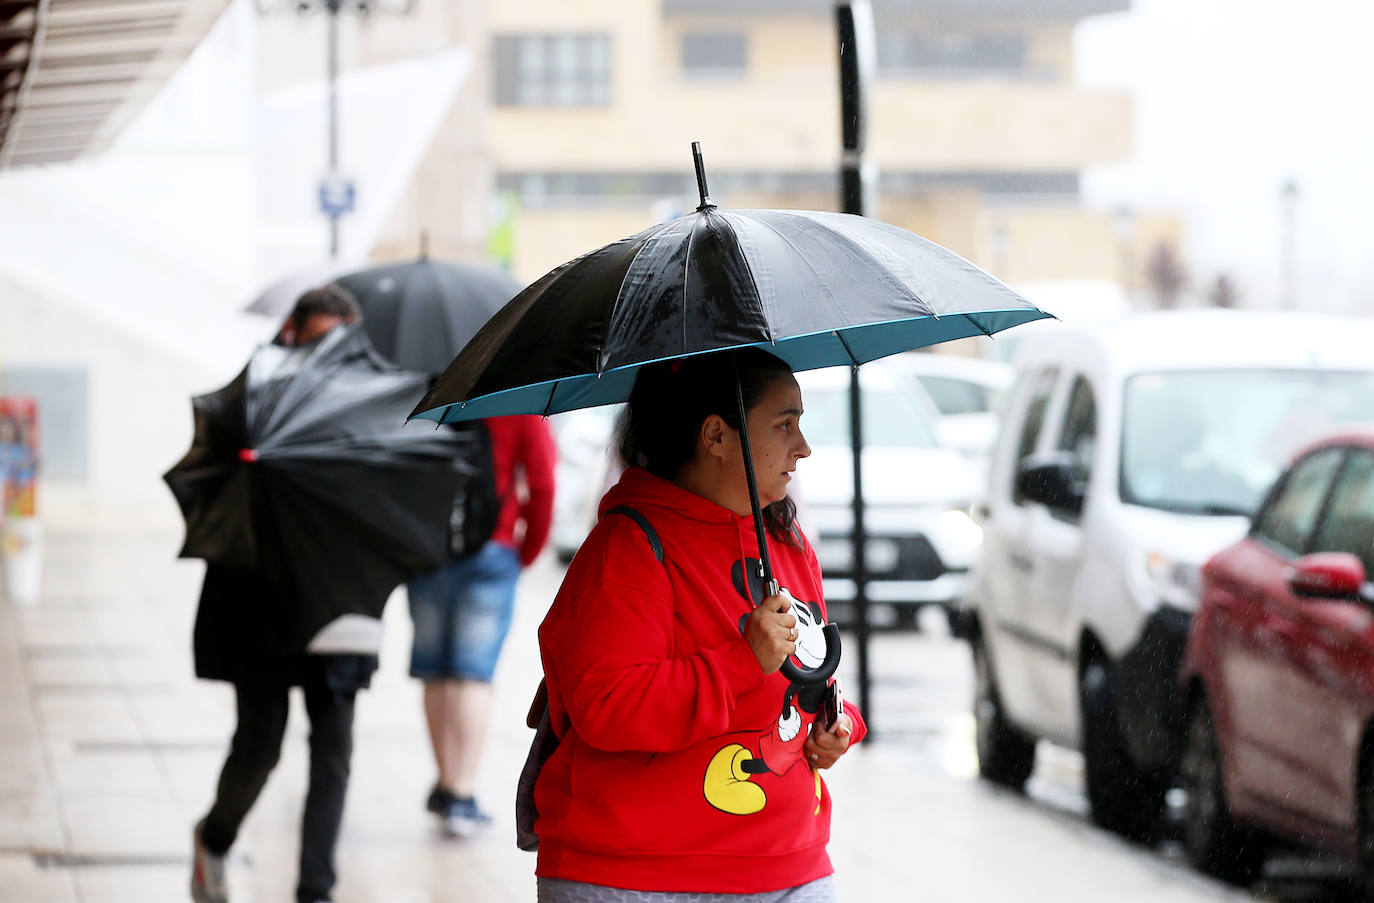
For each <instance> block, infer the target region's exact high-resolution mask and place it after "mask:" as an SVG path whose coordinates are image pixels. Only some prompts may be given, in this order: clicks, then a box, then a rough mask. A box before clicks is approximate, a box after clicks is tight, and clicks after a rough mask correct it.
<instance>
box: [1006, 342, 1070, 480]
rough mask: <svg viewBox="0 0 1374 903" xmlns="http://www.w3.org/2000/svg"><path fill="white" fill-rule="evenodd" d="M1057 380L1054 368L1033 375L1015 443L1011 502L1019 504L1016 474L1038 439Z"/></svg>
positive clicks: (1056, 370)
mask: <svg viewBox="0 0 1374 903" xmlns="http://www.w3.org/2000/svg"><path fill="white" fill-rule="evenodd" d="M1058 378H1059V370H1058V368H1055V367H1046V368H1045V369H1044V370H1041V371H1040V372H1039V373H1037V374H1036V375H1035V378H1034V382H1033V383H1032V385H1031V390H1030V393H1031V395H1030V401H1029V402H1028V403H1027V404H1026V417H1025V419H1024V420H1023V421H1022V422H1021V437H1020V439H1019V440H1018V441H1017V443H1016V467H1014V468H1013V469H1012V501H1014V502H1015V503H1016V504H1018V505H1019V504H1021V502H1022V498H1021V493H1020V492H1018V491H1017V490H1016V473H1017V472H1018V471H1019V470H1020V469H1021V462H1022V461H1024V460H1025V459H1026V457H1027V456H1028V455H1029V454H1030V453H1031V452H1033V451H1035V443H1036V441H1037V440H1038V439H1039V438H1040V430H1041V428H1042V427H1043V426H1044V425H1045V409H1046V408H1047V407H1049V403H1050V396H1051V395H1052V394H1053V393H1054V384H1055V382H1056V380H1057V379H1058Z"/></svg>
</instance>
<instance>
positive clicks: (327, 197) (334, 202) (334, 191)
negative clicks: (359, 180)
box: [320, 175, 358, 216]
mask: <svg viewBox="0 0 1374 903" xmlns="http://www.w3.org/2000/svg"><path fill="white" fill-rule="evenodd" d="M357 201H358V189H357V186H356V185H354V183H353V180H352V179H350V178H348V177H347V176H340V175H329V176H325V177H324V178H322V179H320V210H321V211H323V212H324V213H325V215H327V216H342V215H343V214H345V213H352V212H353V207H354V206H355V205H356V204H357Z"/></svg>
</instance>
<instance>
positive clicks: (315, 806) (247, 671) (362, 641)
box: [191, 286, 381, 903]
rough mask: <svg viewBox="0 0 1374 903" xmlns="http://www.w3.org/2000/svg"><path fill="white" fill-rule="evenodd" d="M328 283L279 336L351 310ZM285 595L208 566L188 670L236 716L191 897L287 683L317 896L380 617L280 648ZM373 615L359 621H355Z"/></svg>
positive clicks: (200, 887) (310, 889) (297, 341)
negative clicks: (292, 695) (301, 753)
mask: <svg viewBox="0 0 1374 903" xmlns="http://www.w3.org/2000/svg"><path fill="white" fill-rule="evenodd" d="M360 317H361V314H360V312H359V309H358V305H357V302H356V301H354V300H353V297H352V296H351V295H349V294H348V293H347V292H346V291H344V290H343V289H341V288H338V287H337V286H326V287H324V288H318V289H312V290H310V291H308V292H306V293H305V294H303V295H302V296H301V297H300V299H299V300H298V301H297V303H296V305H295V308H294V309H293V310H292V312H291V315H290V317H289V318H288V319H287V321H286V322H285V323H284V324H283V326H282V329H281V331H280V333H279V334H278V341H279V342H280V343H281V344H283V345H285V346H287V347H290V348H298V349H301V350H300V352H299V353H300V354H302V355H305V354H308V353H309V348H310V347H311V346H313V345H314V343H316V342H317V341H318V340H319V339H321V338H323V337H324V336H325V335H326V334H328V333H329V332H330V331H331V330H333V329H335V328H336V327H338V326H341V325H343V324H346V323H352V322H354V321H356V320H358V319H360ZM293 601H294V600H293V599H291V598H290V597H289V596H287V595H286V594H284V593H283V592H282V591H281V590H279V589H278V588H277V587H275V586H274V585H272V584H271V583H269V582H268V581H267V580H266V579H264V578H262V577H260V576H258V575H257V574H256V573H253V572H247V571H239V570H235V569H232V568H226V567H222V566H217V565H207V567H206V570H205V580H204V583H203V585H202V588H201V595H200V605H199V608H198V609H197V612H196V623H195V633H194V647H195V665H196V676H197V677H200V678H202V679H207V680H223V681H228V682H229V683H231V684H233V685H234V698H235V702H236V705H237V712H238V716H237V717H238V721H237V726H236V727H235V729H234V737H233V740H232V741H231V743H230V747H229V755H228V757H227V758H226V759H225V762H224V767H223V769H222V770H221V772H220V777H219V784H218V786H217V788H216V792H215V801H214V804H213V805H212V806H211V807H210V811H209V812H208V813H206V815H205V817H204V818H202V819H201V820H200V821H199V822H198V823H197V824H196V826H195V829H194V832H193V850H194V858H193V863H192V874H191V897H192V899H193V900H195V903H226V901H227V900H228V888H227V885H226V881H225V857H226V856H227V855H228V852H229V849H230V847H232V846H233V844H234V840H235V838H236V837H237V836H238V831H239V827H240V825H241V824H242V823H243V819H244V817H245V816H247V814H248V811H249V809H251V808H252V806H253V803H254V802H255V801H256V800H257V798H258V795H259V793H261V792H262V788H263V785H264V784H266V783H267V778H268V776H269V775H270V774H271V773H272V769H273V768H274V767H275V766H276V764H277V760H278V757H279V756H280V754H281V744H282V738H283V735H284V733H285V730H286V721H287V712H288V708H289V698H288V697H289V691H290V689H291V687H301V689H302V691H303V692H304V694H305V709H306V712H307V714H308V715H309V717H310V783H309V789H308V791H307V793H306V799H305V812H304V817H303V818H302V822H301V851H300V873H299V878H298V884H297V888H296V899H297V901H298V903H327V901H328V900H329V899H330V893H331V891H332V889H333V886H334V882H335V870H334V847H335V844H336V842H337V840H338V836H339V826H340V824H341V823H342V820H343V808H344V796H345V793H346V792H347V789H348V775H349V760H350V758H351V756H352V751H353V707H354V697H355V695H356V693H357V691H358V690H359V689H363V688H365V687H367V686H368V685H369V683H370V682H371V677H372V673H373V672H374V671H375V670H376V669H377V663H378V662H377V653H378V649H379V647H380V643H381V623H380V622H377V621H376V620H375V619H371V618H363V617H362V616H360V615H352V616H349V618H348V620H347V623H344V619H340V620H338V621H335V622H333V623H331V624H328V625H326V626H325V627H324V628H323V629H322V630H321V631H320V632H319V633H318V634H316V636H315V637H314V639H312V641H311V642H310V644H309V645H308V646H307V649H306V650H305V651H304V652H301V651H299V650H295V649H289V648H284V647H282V646H280V645H279V644H280V643H281V642H282V639H281V637H282V634H283V631H281V630H280V628H279V625H280V624H281V621H282V617H283V616H282V612H284V611H289V610H290V608H291V606H292V604H293ZM364 621H366V622H371V623H367V624H364V623H360V622H364Z"/></svg>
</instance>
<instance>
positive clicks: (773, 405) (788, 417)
mask: <svg viewBox="0 0 1374 903" xmlns="http://www.w3.org/2000/svg"><path fill="white" fill-rule="evenodd" d="M801 415H802V398H801V389H800V388H798V386H797V380H796V379H795V378H794V377H793V376H792V374H790V373H784V374H780V375H779V376H778V377H777V378H776V379H774V380H773V381H772V382H770V383H769V384H768V386H767V388H765V389H764V391H763V394H762V395H761V396H760V397H759V400H758V403H757V404H755V405H754V406H753V407H752V408H750V409H749V414H748V417H749V449H750V451H751V452H753V458H754V476H755V479H756V480H757V481H758V489H759V504H760V505H764V506H767V505H771V504H773V503H774V502H780V501H782V500H783V498H785V497H786V496H787V484H788V483H789V482H791V480H792V472H793V471H794V470H796V468H797V461H798V460H800V459H801V458H805V457H806V456H807V455H809V454H811V446H809V445H807V444H806V438H805V437H804V436H802V431H801V425H800V423H801ZM735 460H736V461H737V462H738V467H739V474H740V479H741V480H744V479H746V477H745V475H744V459H743V456H742V455H741V456H737V457H736V459H735Z"/></svg>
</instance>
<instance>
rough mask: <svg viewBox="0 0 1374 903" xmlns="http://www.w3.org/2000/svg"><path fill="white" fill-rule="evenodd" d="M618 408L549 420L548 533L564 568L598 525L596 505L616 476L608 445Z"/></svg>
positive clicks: (563, 415)
mask: <svg viewBox="0 0 1374 903" xmlns="http://www.w3.org/2000/svg"><path fill="white" fill-rule="evenodd" d="M622 408H623V405H618V404H617V405H605V406H602V407H599V408H584V409H581V410H577V411H567V412H566V413H562V414H555V415H553V416H552V417H551V418H549V421H550V424H551V425H552V428H553V435H554V441H555V442H556V443H557V445H558V464H557V467H556V469H555V471H554V496H553V526H552V528H551V529H550V531H549V532H550V541H551V544H552V545H553V550H554V554H555V555H557V556H558V560H559V561H561V562H562V563H564V564H567V563H568V562H570V561H572V559H573V555H575V554H576V553H577V550H578V548H579V547H580V546H581V545H582V540H584V539H586V538H587V534H588V533H589V532H590V531H591V529H592V527H593V526H594V525H595V524H596V509H597V505H598V504H600V502H601V497H602V496H603V495H605V494H606V490H607V489H609V488H611V485H612V484H613V483H614V482H615V480H616V479H617V478H618V476H619V473H620V468H619V466H618V465H617V464H616V463H615V456H614V454H613V453H612V452H611V448H610V445H611V442H612V433H613V432H614V427H615V419H616V417H617V416H618V415H619V413H620V411H621V409H622Z"/></svg>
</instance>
